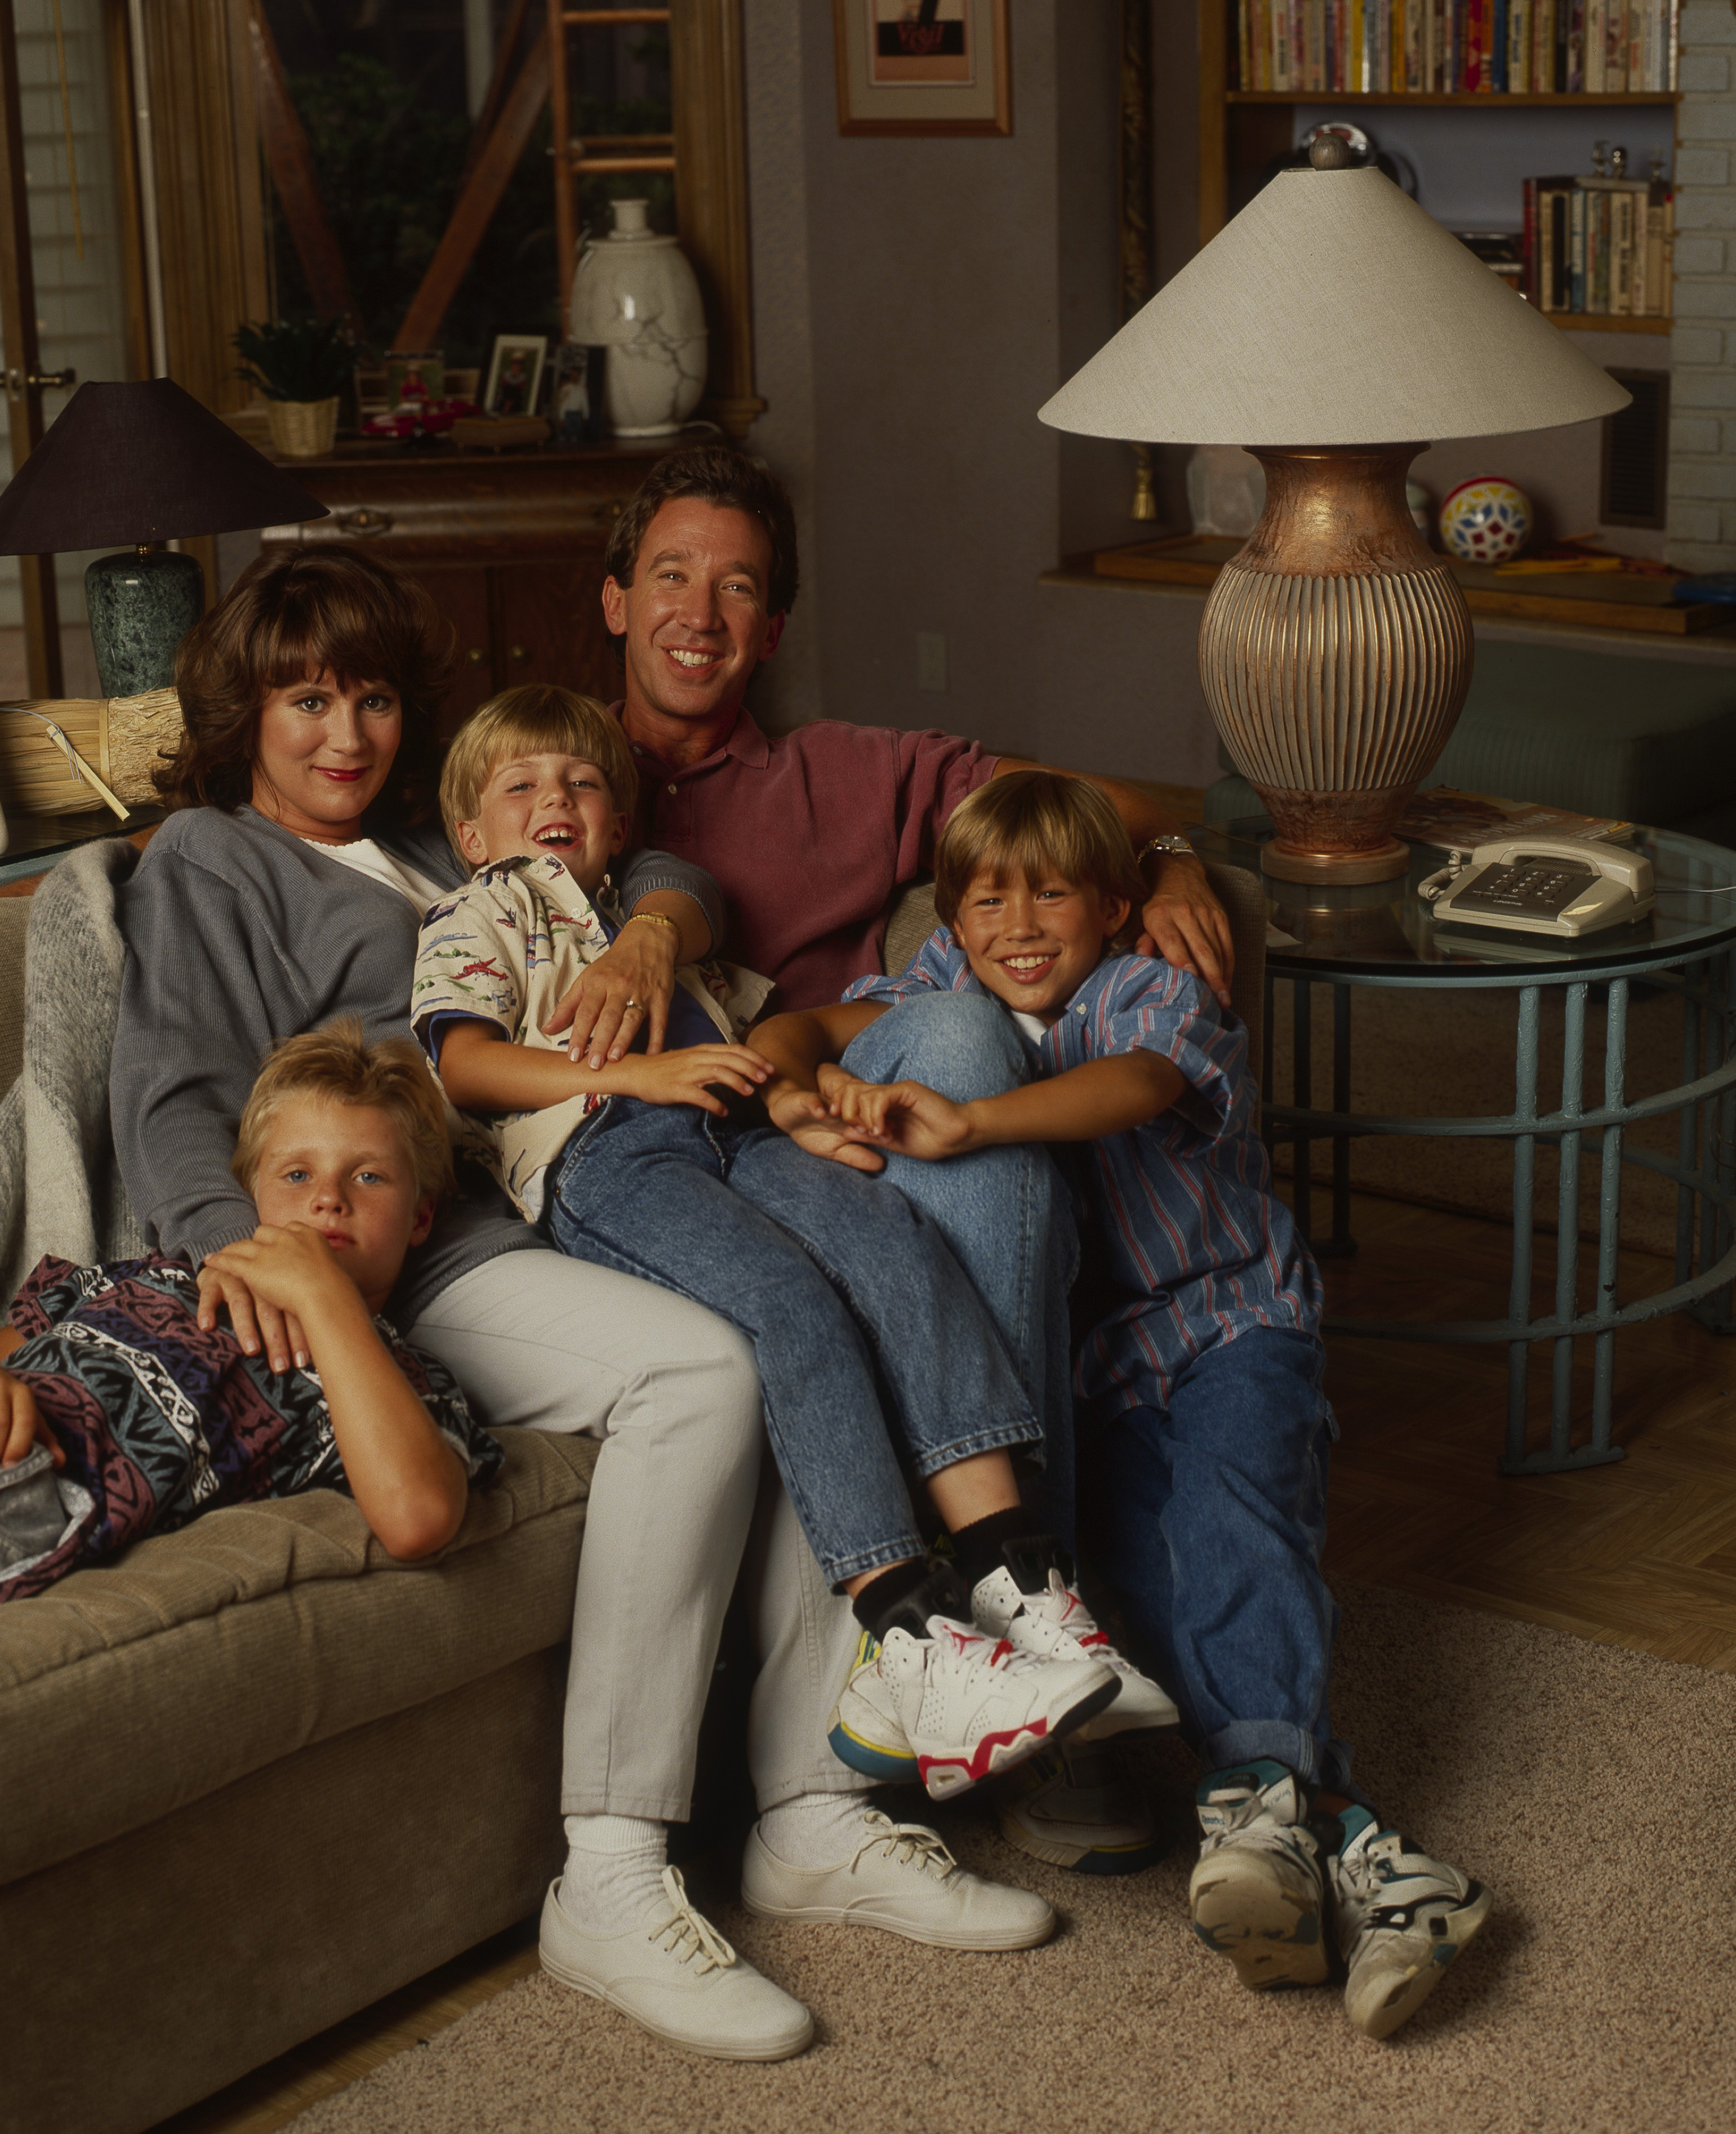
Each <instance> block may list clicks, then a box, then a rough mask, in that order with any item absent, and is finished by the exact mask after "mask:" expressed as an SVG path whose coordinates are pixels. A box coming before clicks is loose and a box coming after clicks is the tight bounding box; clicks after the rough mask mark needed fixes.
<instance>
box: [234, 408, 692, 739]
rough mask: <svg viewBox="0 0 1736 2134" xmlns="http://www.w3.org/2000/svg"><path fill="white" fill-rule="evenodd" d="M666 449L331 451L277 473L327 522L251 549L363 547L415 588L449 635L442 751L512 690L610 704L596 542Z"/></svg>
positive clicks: (277, 533)
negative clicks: (451, 655) (545, 687)
mask: <svg viewBox="0 0 1736 2134" xmlns="http://www.w3.org/2000/svg"><path fill="white" fill-rule="evenodd" d="M674 442H675V440H674V439H670V440H661V439H660V440H659V441H657V442H656V443H655V444H651V445H625V444H621V445H614V444H605V445H596V446H587V447H579V448H578V449H575V450H570V451H568V450H539V451H523V452H500V453H493V452H461V451H455V450H454V449H453V448H452V447H451V446H450V445H441V446H436V447H431V448H429V449H428V450H424V451H406V450H405V449H404V447H401V446H389V445H388V446H380V445H372V444H355V445H343V446H340V447H338V448H337V449H336V451H334V452H333V453H332V454H331V456H330V457H329V458H326V459H320V460H296V461H284V462H283V466H284V469H285V471H286V472H288V473H289V474H291V475H293V477H294V479H295V480H297V481H298V482H300V483H301V484H302V486H303V487H304V488H305V489H307V490H309V491H310V492H311V493H312V495H315V496H317V498H318V499H319V500H320V501H321V503H322V504H324V505H329V506H330V507H331V517H330V518H329V519H310V520H309V521H307V524H305V525H300V526H272V527H268V528H267V529H266V530H265V533H264V536H263V537H262V538H263V540H264V545H265V547H266V548H267V549H268V550H270V549H272V548H281V547H283V546H286V545H288V543H293V542H301V541H305V542H307V543H312V544H316V545H319V544H323V543H328V542H346V543H352V544H353V545H355V547H357V548H363V547H365V548H370V549H371V550H372V551H373V552H374V553H375V555H378V556H383V557H384V558H386V559H387V560H388V561H389V562H392V563H394V564H396V565H397V566H398V567H399V568H400V569H402V570H404V571H405V572H407V573H409V575H410V576H411V577H415V578H418V579H419V580H420V581H421V582H422V583H423V585H425V586H426V587H428V591H430V592H431V593H432V594H433V596H434V598H435V600H436V601H438V604H439V606H440V611H441V612H442V615H444V616H447V618H448V620H450V621H451V623H452V625H453V628H454V630H456V632H457V653H458V669H457V680H456V682H455V683H454V684H453V687H452V694H451V696H450V697H449V698H448V699H447V707H446V713H445V717H444V718H443V719H442V731H441V738H442V741H446V740H449V739H450V738H451V736H452V732H453V731H455V729H456V728H457V726H458V723H459V722H460V721H461V720H462V719H464V718H466V717H467V716H468V715H469V714H470V713H471V712H473V711H474V710H475V709H476V706H477V705H478V704H480V703H481V702H483V700H484V699H485V698H487V697H490V696H492V695H493V694H494V693H495V692H496V690H498V689H505V688H511V687H512V686H513V685H514V684H515V683H520V682H559V683H564V684H565V685H566V686H567V687H568V688H574V689H583V690H585V691H587V692H588V693H590V694H591V695H592V696H597V697H602V698H604V699H606V700H607V699H608V698H613V697H616V696H617V695H619V693H620V672H621V669H620V664H619V662H618V661H617V658H616V655H615V650H614V646H613V645H612V641H611V640H610V637H609V634H608V632H607V630H605V629H604V627H603V620H602V579H603V572H602V551H603V543H605V542H606V541H607V538H608V534H609V529H610V527H611V526H612V525H613V524H614V523H615V520H616V519H617V518H618V517H619V516H620V513H621V505H623V504H624V503H625V502H626V500H627V498H628V497H629V496H631V495H632V493H633V491H634V490H636V488H637V487H638V486H639V485H640V483H641V481H642V480H644V478H645V476H646V473H647V472H648V471H650V468H651V466H653V465H654V464H655V462H656V461H658V460H659V459H660V458H661V457H662V456H663V455H664V453H665V452H666V451H668V450H669V449H670V445H671V444H672V443H674Z"/></svg>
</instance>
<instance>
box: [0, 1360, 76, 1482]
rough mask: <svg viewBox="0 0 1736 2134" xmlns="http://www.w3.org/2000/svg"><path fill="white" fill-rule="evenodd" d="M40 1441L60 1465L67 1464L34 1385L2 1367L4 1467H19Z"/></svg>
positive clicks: (0, 1448) (0, 1449) (0, 1453)
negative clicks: (26, 1382)
mask: <svg viewBox="0 0 1736 2134" xmlns="http://www.w3.org/2000/svg"><path fill="white" fill-rule="evenodd" d="M38 1444H40V1445H46V1446H47V1447H48V1450H49V1451H50V1452H51V1454H52V1455H53V1456H54V1464H55V1465H56V1467H64V1466H65V1465H66V1455H65V1453H64V1452H63V1451H61V1449H60V1445H59V1443H58V1441H56V1437H55V1434H54V1432H52V1431H51V1429H50V1428H49V1427H48V1425H47V1424H46V1422H43V1420H42V1413H41V1409H40V1408H38V1407H37V1406H36V1396H35V1395H34V1394H33V1393H31V1389H30V1388H29V1387H28V1386H27V1385H26V1384H25V1383H24V1381H23V1380H22V1378H14V1377H13V1376H12V1373H11V1372H10V1371H3V1370H0V1467H16V1466H17V1464H18V1462H19V1461H20V1460H22V1459H23V1457H24V1456H25V1455H26V1453H27V1452H28V1451H30V1448H31V1446H33V1445H38Z"/></svg>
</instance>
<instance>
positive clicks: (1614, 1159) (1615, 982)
mask: <svg viewBox="0 0 1736 2134" xmlns="http://www.w3.org/2000/svg"><path fill="white" fill-rule="evenodd" d="M1626 1102H1627V979H1626V978H1612V979H1611V980H1610V982H1609V1010H1608V1021H1607V1023H1606V1025H1605V1031H1604V1038H1603V1108H1604V1109H1605V1110H1606V1111H1612V1112H1613V1111H1618V1110H1619V1109H1620V1108H1621V1107H1622V1104H1624V1103H1626ZM1601 1186H1602V1190H1601V1191H1600V1192H1599V1194H1598V1297H1597V1307H1596V1308H1597V1310H1598V1311H1599V1312H1600V1313H1602V1312H1606V1311H1614V1310H1615V1309H1616V1307H1617V1305H1618V1302H1619V1301H1620V1300H1619V1299H1618V1296H1617V1294H1616V1290H1617V1285H1618V1272H1619V1262H1618V1254H1619V1253H1620V1251H1621V1244H1622V1129H1621V1127H1618V1126H1613V1127H1604V1129H1603V1176H1602V1180H1601ZM1592 1353H1593V1363H1592V1384H1591V1442H1592V1449H1593V1451H1596V1452H1608V1453H1611V1455H1612V1456H1614V1454H1613V1448H1612V1446H1611V1445H1610V1442H1609V1433H1610V1428H1611V1425H1612V1423H1613V1420H1614V1401H1615V1368H1616V1337H1615V1329H1614V1328H1613V1326H1608V1327H1606V1328H1605V1329H1604V1330H1603V1332H1602V1333H1601V1334H1599V1335H1595V1336H1594V1337H1593V1351H1592Z"/></svg>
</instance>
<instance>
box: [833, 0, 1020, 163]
mask: <svg viewBox="0 0 1736 2134" xmlns="http://www.w3.org/2000/svg"><path fill="white" fill-rule="evenodd" d="M1007 16H1008V7H1007V0H832V19H833V36H834V41H835V43H836V48H837V61H838V130H839V133H884V134H912V133H1011V132H1012V131H1013V89H1012V64H1011V54H1010V52H1009V51H1008V28H1007Z"/></svg>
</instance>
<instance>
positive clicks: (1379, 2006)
mask: <svg viewBox="0 0 1736 2134" xmlns="http://www.w3.org/2000/svg"><path fill="white" fill-rule="evenodd" d="M1338 1820H1339V1822H1340V1823H1341V1824H1342V1826H1343V1829H1344V1841H1343V1843H1342V1845H1341V1846H1340V1847H1339V1848H1338V1850H1337V1852H1336V1853H1333V1854H1331V1855H1330V1856H1328V1858H1327V1875H1328V1876H1329V1878H1330V1880H1331V1882H1332V1893H1333V1895H1334V1896H1335V1897H1336V1899H1337V1914H1338V1916H1337V1929H1338V1948H1339V1953H1340V1954H1341V1955H1342V1957H1343V1958H1344V1962H1345V1967H1346V1969H1347V1972H1348V1973H1349V1976H1348V1977H1347V1979H1346V1981H1345V1985H1344V2008H1345V2013H1346V2014H1347V2016H1349V2017H1350V2020H1351V2021H1352V2023H1353V2024H1354V2025H1356V2028H1357V2029H1358V2030H1361V2032H1362V2034H1363V2035H1364V2036H1365V2037H1369V2038H1385V2037H1390V2035H1392V2033H1393V2032H1394V2031H1395V2030H1397V2028H1398V2027H1399V2025H1400V2023H1404V2022H1407V2021H1409V2020H1410V2017H1411V2016H1414V2014H1415V2013H1416V2011H1417V2010H1418V2009H1419V2008H1420V2007H1421V2006H1422V2005H1423V2002H1424V2001H1425V2000H1426V1999H1427V1998H1428V1996H1429V1994H1430V1993H1431V1992H1433V1991H1434V1988H1435V1987H1437V1986H1438V1985H1439V1983H1440V1982H1441V1980H1442V1979H1443V1977H1445V1976H1446V1974H1447V1967H1448V1964H1450V1963H1452V1962H1453V1958H1455V1957H1456V1956H1457V1955H1458V1953H1459V1951H1460V1950H1461V1949H1462V1948H1464V1946H1465V1944H1466V1943H1468V1941H1469V1940H1470V1939H1471V1938H1472V1935H1473V1934H1476V1932H1477V1929H1478V1928H1479V1927H1480V1926H1482V1923H1483V1921H1484V1920H1485V1919H1487V1917H1488V1915H1489V1893H1488V1891H1487V1890H1485V1889H1484V1888H1483V1886H1482V1884H1481V1883H1480V1882H1473V1881H1472V1880H1471V1878H1470V1876H1468V1875H1463V1874H1461V1873H1460V1872H1459V1871H1458V1868H1457V1867H1448V1866H1445V1865H1444V1864H1443V1862H1442V1861H1439V1860H1431V1859H1430V1858H1429V1856H1428V1854H1427V1853H1426V1852H1419V1851H1418V1849H1417V1848H1416V1847H1415V1846H1414V1845H1413V1844H1412V1843H1411V1842H1410V1840H1409V1839H1408V1838H1405V1837H1400V1835H1399V1833H1398V1832H1397V1831H1395V1830H1385V1829H1382V1827H1381V1825H1380V1824H1379V1823H1377V1822H1376V1820H1375V1818H1374V1817H1373V1816H1372V1815H1371V1814H1370V1813H1369V1812H1368V1810H1367V1809H1366V1808H1346V1809H1344V1810H1343V1811H1342V1813H1340V1815H1339V1818H1338Z"/></svg>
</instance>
